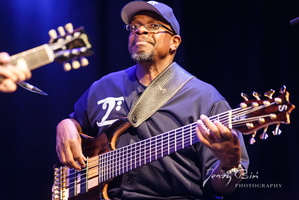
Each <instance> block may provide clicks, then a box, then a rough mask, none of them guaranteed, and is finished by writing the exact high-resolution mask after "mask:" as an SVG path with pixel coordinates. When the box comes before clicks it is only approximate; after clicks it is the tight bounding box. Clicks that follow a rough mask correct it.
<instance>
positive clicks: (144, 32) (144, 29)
mask: <svg viewBox="0 0 299 200" xmlns="http://www.w3.org/2000/svg"><path fill="white" fill-rule="evenodd" d="M134 33H135V34H136V35H143V34H145V35H147V34H149V31H148V30H146V28H145V27H144V26H140V27H139V28H138V29H137V30H136V31H135V32H134Z"/></svg>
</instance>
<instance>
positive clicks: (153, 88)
mask: <svg viewBox="0 0 299 200" xmlns="http://www.w3.org/2000/svg"><path fill="white" fill-rule="evenodd" d="M192 78H194V76H193V75H191V74H190V73H188V72H187V71H186V70H184V69H183V68H182V67H181V66H179V65H178V64H177V63H176V62H173V63H172V64H171V65H169V66H168V67H167V68H166V69H165V70H164V71H163V72H162V73H161V74H159V75H158V76H157V77H156V78H155V79H154V80H153V81H152V82H151V83H150V84H149V86H148V87H147V88H146V89H145V90H144V92H143V93H142V94H141V95H140V97H139V99H138V100H137V102H136V103H135V105H134V106H133V108H132V109H131V110H130V112H129V114H128V120H129V122H130V123H131V125H132V126H133V127H134V128H136V127H138V126H139V125H140V124H141V123H142V122H144V121H145V120H147V119H148V118H149V117H150V116H152V115H153V114H154V113H155V112H156V111H157V110H159V108H161V107H162V106H163V105H164V104H165V103H166V102H167V101H168V100H170V99H171V98H172V97H173V96H174V95H175V94H176V93H177V92H178V91H179V90H180V89H181V88H182V87H183V86H184V85H185V84H186V83H187V82H188V81H189V80H191V79H192Z"/></svg>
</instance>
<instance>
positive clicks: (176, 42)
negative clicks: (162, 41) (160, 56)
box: [169, 35, 182, 54]
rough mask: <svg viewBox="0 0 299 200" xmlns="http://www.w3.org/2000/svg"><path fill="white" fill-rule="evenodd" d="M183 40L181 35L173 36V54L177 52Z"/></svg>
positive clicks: (171, 47)
mask: <svg viewBox="0 0 299 200" xmlns="http://www.w3.org/2000/svg"><path fill="white" fill-rule="evenodd" d="M181 42H182V38H181V36H179V35H174V36H172V39H171V44H170V49H169V51H170V53H171V54H173V53H175V52H176V50H177V48H178V47H179V46H180V44H181Z"/></svg>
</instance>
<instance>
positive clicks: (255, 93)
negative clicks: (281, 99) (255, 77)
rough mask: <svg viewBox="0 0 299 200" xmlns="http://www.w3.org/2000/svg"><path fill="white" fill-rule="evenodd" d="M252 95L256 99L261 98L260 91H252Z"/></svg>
mask: <svg viewBox="0 0 299 200" xmlns="http://www.w3.org/2000/svg"><path fill="white" fill-rule="evenodd" d="M252 96H254V97H255V98H256V99H257V100H261V98H260V97H261V95H260V93H258V92H253V93H252Z"/></svg>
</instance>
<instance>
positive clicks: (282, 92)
mask: <svg viewBox="0 0 299 200" xmlns="http://www.w3.org/2000/svg"><path fill="white" fill-rule="evenodd" d="M286 90H287V87H286V86H285V85H283V86H282V87H281V88H280V90H279V93H280V94H285V93H286Z"/></svg>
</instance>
